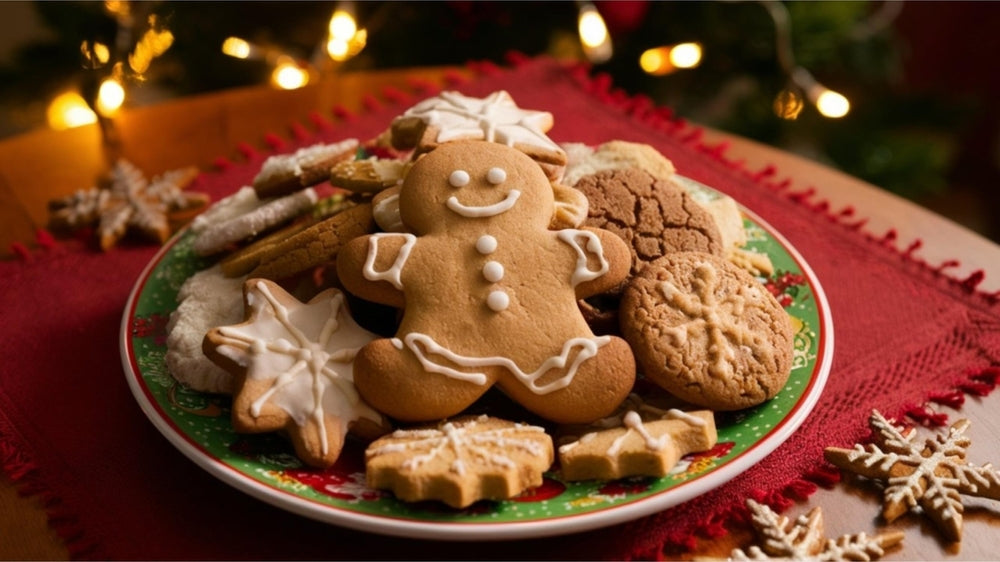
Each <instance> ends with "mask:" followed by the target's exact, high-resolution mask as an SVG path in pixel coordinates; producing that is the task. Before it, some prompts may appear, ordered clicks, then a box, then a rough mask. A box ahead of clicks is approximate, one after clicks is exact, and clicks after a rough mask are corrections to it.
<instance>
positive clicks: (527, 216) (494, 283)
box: [337, 141, 635, 423]
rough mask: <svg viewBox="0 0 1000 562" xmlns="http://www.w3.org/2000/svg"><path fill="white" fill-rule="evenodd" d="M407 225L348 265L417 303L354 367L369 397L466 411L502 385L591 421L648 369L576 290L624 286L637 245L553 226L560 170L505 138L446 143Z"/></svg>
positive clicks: (405, 202)
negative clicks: (604, 329) (596, 322)
mask: <svg viewBox="0 0 1000 562" xmlns="http://www.w3.org/2000/svg"><path fill="white" fill-rule="evenodd" d="M399 209H400V213H401V221H402V223H403V225H404V226H405V227H406V230H407V231H406V232H402V233H376V234H373V235H369V236H364V237H361V238H356V239H354V240H352V241H351V242H349V243H348V244H347V246H346V247H344V248H343V249H341V251H340V254H339V255H338V257H337V272H338V276H339V278H340V281H341V283H343V286H344V287H345V288H346V289H347V290H348V291H350V292H352V293H354V294H355V295H357V296H359V297H361V298H363V299H367V300H371V301H374V302H378V303H381V304H386V305H390V306H395V307H399V308H404V312H403V317H402V321H401V324H400V326H399V328H398V331H397V332H396V336H395V337H393V338H387V339H380V340H376V341H374V342H372V343H371V344H368V345H367V346H365V348H364V349H362V350H361V352H360V353H359V354H358V358H357V362H356V364H355V366H356V368H355V380H356V383H357V385H358V389H359V390H360V391H361V393H362V395H363V396H364V397H365V398H366V399H367V400H368V401H369V402H371V404H372V405H373V406H375V407H376V408H378V409H379V410H380V411H382V412H384V413H385V414H387V415H389V416H390V417H394V418H397V419H400V420H405V421H430V420H436V419H442V418H446V417H450V416H453V415H456V414H458V413H460V412H462V411H463V410H464V409H465V408H466V407H468V406H469V405H471V404H472V403H473V402H474V401H475V400H477V399H478V398H479V397H480V396H482V395H483V394H484V393H485V392H486V391H487V390H488V389H489V388H490V387H492V386H493V385H494V384H496V385H498V387H499V388H500V389H501V390H503V392H505V393H506V394H507V395H508V396H510V397H511V398H512V399H513V400H514V401H515V402H517V403H519V404H521V405H522V406H524V407H526V408H527V409H529V410H531V411H533V412H535V413H536V414H538V415H540V416H542V417H544V418H546V419H549V420H551V421H557V422H580V423H585V422H588V421H591V420H593V419H596V418H599V417H602V416H605V415H607V414H609V413H610V412H612V411H613V410H614V408H615V407H616V406H617V405H618V404H619V403H621V401H622V400H624V399H625V397H626V396H627V395H628V392H629V390H630V389H631V387H632V382H633V380H634V378H635V363H634V358H633V356H632V351H631V350H630V349H629V347H628V344H626V343H625V341H624V340H622V339H620V338H617V337H612V336H595V335H594V334H593V332H592V331H591V330H590V328H589V327H588V326H587V323H586V322H585V321H584V319H583V317H582V316H581V315H580V312H579V310H578V308H577V305H576V300H577V299H579V298H583V297H585V296H588V295H591V294H596V293H598V292H601V291H605V290H607V289H608V288H609V287H612V286H616V285H618V284H619V283H620V282H621V281H622V280H623V279H624V277H625V275H626V273H627V270H628V265H629V257H628V254H629V252H628V248H627V247H626V245H625V243H624V242H623V241H622V240H621V239H620V238H618V237H616V236H615V235H613V234H611V233H609V232H607V231H603V230H599V229H591V228H581V229H561V230H550V229H549V224H550V221H551V218H552V214H553V209H554V199H553V194H552V188H551V186H550V183H549V180H548V179H547V178H546V177H545V175H544V173H542V171H541V169H540V168H539V167H538V165H537V163H535V162H534V161H533V160H532V159H531V158H529V157H527V156H526V155H525V154H524V153H522V152H520V151H518V150H516V149H513V148H510V147H507V146H504V145H502V144H497V143H490V142H483V141H452V142H447V143H444V144H442V145H441V146H439V147H438V148H436V149H434V150H433V151H431V152H429V153H427V154H426V155H424V156H423V157H421V158H420V159H419V160H417V161H416V162H415V163H414V165H413V168H412V169H411V170H410V172H409V173H408V174H407V176H406V179H405V180H404V182H403V185H402V187H401V189H400V193H399Z"/></svg>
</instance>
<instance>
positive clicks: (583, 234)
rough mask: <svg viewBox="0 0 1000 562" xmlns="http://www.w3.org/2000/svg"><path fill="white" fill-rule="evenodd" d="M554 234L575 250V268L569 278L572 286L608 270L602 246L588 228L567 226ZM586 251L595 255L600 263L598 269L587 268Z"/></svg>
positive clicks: (591, 279)
mask: <svg viewBox="0 0 1000 562" xmlns="http://www.w3.org/2000/svg"><path fill="white" fill-rule="evenodd" d="M556 236H558V237H559V239H560V240H562V241H563V242H565V243H567V244H569V245H570V247H572V248H573V249H574V250H576V269H574V270H573V276H572V277H571V278H570V283H571V284H572V285H573V286H574V287H576V286H577V285H579V284H580V283H583V282H585V281H593V280H594V279H597V278H598V277H600V276H602V275H604V274H605V273H607V272H608V260H607V259H605V257H604V247H603V246H602V245H601V239H600V238H598V237H597V235H596V234H594V233H593V232H590V231H589V230H578V229H575V228H567V229H564V230H560V231H559V232H558V233H556ZM580 238H583V239H584V243H583V244H581V243H580V240H579V239H580ZM588 253H589V254H592V255H595V256H597V259H598V260H599V261H600V264H601V267H600V269H597V270H596V271H595V270H592V269H588V268H587V254H588Z"/></svg>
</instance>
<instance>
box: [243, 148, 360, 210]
mask: <svg viewBox="0 0 1000 562" xmlns="http://www.w3.org/2000/svg"><path fill="white" fill-rule="evenodd" d="M359 145H360V143H359V142H358V140H357V139H345V140H342V141H340V142H336V143H331V144H323V143H319V144H314V145H312V146H308V147H305V148H300V149H299V150H296V151H295V152H293V153H291V154H277V155H274V156H271V157H269V158H268V159H267V160H265V161H264V164H263V165H262V166H261V168H260V172H258V173H257V176H256V177H254V179H253V188H254V190H255V191H256V192H257V195H258V196H259V197H260V198H262V199H265V198H271V197H278V196H281V195H287V194H289V193H292V192H294V191H300V190H301V189H302V188H304V187H311V186H314V185H316V184H318V183H322V182H324V181H326V180H328V179H329V178H330V168H331V167H333V165H334V164H336V163H337V162H340V161H342V160H348V159H353V158H354V153H355V151H357V149H358V146H359Z"/></svg>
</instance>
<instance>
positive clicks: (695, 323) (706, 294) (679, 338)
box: [621, 252, 793, 410]
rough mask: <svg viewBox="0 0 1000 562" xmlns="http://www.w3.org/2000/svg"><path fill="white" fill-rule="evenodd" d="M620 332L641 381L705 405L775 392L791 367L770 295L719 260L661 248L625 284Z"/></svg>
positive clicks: (753, 401)
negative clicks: (632, 353)
mask: <svg viewBox="0 0 1000 562" xmlns="http://www.w3.org/2000/svg"><path fill="white" fill-rule="evenodd" d="M621 329H622V335H623V336H624V337H625V339H626V340H628V342H629V343H630V344H631V345H632V349H633V351H635V355H636V361H637V362H638V364H639V366H640V369H641V371H642V372H643V373H644V374H645V375H646V377H647V378H648V379H650V380H651V381H653V382H655V383H656V384H658V385H660V386H661V387H663V388H664V389H666V390H667V391H669V392H670V393H672V394H674V395H675V396H677V397H678V398H680V399H682V400H685V401H687V402H690V403H692V404H696V405H699V406H702V407H705V408H710V409H712V410H738V409H742V408H747V407H750V406H755V405H757V404H760V403H762V402H764V401H766V400H768V399H770V398H772V397H773V396H774V395H776V394H777V393H778V391H780V390H781V388H782V387H783V386H784V385H785V382H786V381H787V380H788V376H789V374H790V372H791V365H792V336H793V333H792V326H791V322H790V320H789V318H788V314H787V313H786V312H785V310H784V309H783V308H782V307H781V305H780V304H779V303H778V301H777V300H776V299H775V298H774V296H773V295H771V293H769V292H768V291H767V290H766V289H765V288H764V286H763V285H762V284H761V283H760V282H758V281H757V279H755V278H754V277H753V276H751V275H750V274H749V273H747V272H746V271H745V270H743V269H741V268H740V267H738V266H736V265H734V264H732V263H730V262H729V261H727V260H726V259H725V258H722V257H719V256H715V255H712V254H705V253H701V252H678V253H674V254H669V255H667V256H665V257H663V258H660V259H659V260H657V261H655V262H653V263H651V264H649V265H647V266H646V267H645V268H643V269H642V270H641V271H640V272H639V273H638V274H637V275H636V276H634V277H633V278H632V280H631V281H630V282H629V284H628V287H627V288H626V289H625V292H624V293H623V295H622V300H621Z"/></svg>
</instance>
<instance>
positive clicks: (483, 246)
mask: <svg viewBox="0 0 1000 562" xmlns="http://www.w3.org/2000/svg"><path fill="white" fill-rule="evenodd" d="M476 251H477V252H479V253H480V254H483V255H484V256H485V255H487V254H492V253H493V252H495V251H497V239H496V238H494V237H492V236H490V235H489V234H483V235H482V236H480V237H479V239H478V240H476Z"/></svg>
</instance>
